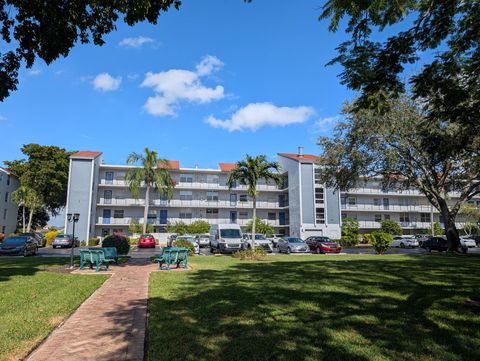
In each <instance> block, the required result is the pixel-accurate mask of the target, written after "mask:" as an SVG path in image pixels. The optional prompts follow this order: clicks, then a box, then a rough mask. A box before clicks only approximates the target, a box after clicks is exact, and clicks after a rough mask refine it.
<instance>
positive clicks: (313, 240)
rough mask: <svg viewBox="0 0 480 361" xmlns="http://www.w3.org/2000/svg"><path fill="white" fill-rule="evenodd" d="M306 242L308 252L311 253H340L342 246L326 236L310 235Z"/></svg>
mask: <svg viewBox="0 0 480 361" xmlns="http://www.w3.org/2000/svg"><path fill="white" fill-rule="evenodd" d="M305 242H307V245H308V248H309V249H310V252H313V253H340V252H341V251H342V247H341V246H340V245H339V244H338V243H337V242H334V241H332V240H331V239H330V238H328V237H319V236H312V237H308V238H307V239H306V240H305Z"/></svg>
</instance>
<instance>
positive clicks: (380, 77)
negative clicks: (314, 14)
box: [320, 0, 480, 148]
mask: <svg viewBox="0 0 480 361" xmlns="http://www.w3.org/2000/svg"><path fill="white" fill-rule="evenodd" d="M320 18H321V19H330V27H329V29H330V30H331V31H337V30H338V29H339V26H340V24H341V20H342V19H343V18H346V19H347V22H346V28H345V29H346V32H347V33H348V34H350V35H351V39H350V40H348V41H346V42H343V43H342V44H340V46H339V47H338V51H339V54H338V56H337V57H335V58H334V59H333V60H332V61H331V63H330V64H333V63H339V64H341V65H342V66H343V68H344V70H343V72H342V73H341V74H340V78H341V81H342V83H343V84H346V85H347V86H348V87H349V88H351V89H353V90H356V91H359V92H360V96H359V97H358V98H357V99H356V101H355V107H356V108H357V109H358V108H361V109H368V108H369V109H377V110H379V109H380V110H382V109H383V110H386V108H387V107H388V105H389V99H390V98H392V97H399V96H402V94H403V93H404V92H405V91H406V89H410V90H411V92H412V93H411V94H412V98H414V99H419V100H421V103H422V105H423V109H424V111H425V115H426V117H428V118H430V119H432V120H433V121H434V122H436V121H438V120H439V119H440V120H442V121H444V122H445V121H447V122H452V123H459V124H462V125H463V126H465V127H467V128H468V129H470V130H469V131H464V132H461V133H459V132H457V134H456V137H454V138H452V139H458V138H459V137H460V136H462V137H464V138H468V136H469V133H471V132H472V131H475V132H478V131H479V129H480V121H479V119H480V118H479V117H480V1H478V0H448V1H444V0H397V1H383V0H372V1H344V0H328V1H326V2H325V4H324V6H323V12H322V14H321V16H320ZM392 26H395V28H390V27H392ZM386 29H388V30H389V31H390V33H393V35H392V36H390V37H388V38H387V39H386V40H384V41H383V42H381V41H376V38H378V31H380V32H381V31H383V30H386ZM412 64H417V65H421V68H420V70H419V71H418V72H416V71H414V69H413V68H411V65H412ZM409 67H410V68H409ZM462 145H463V143H462V141H458V142H454V143H453V144H452V148H453V147H456V146H462Z"/></svg>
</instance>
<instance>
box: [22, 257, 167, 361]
mask: <svg viewBox="0 0 480 361" xmlns="http://www.w3.org/2000/svg"><path fill="white" fill-rule="evenodd" d="M147 261H148V260H144V259H137V260H130V262H129V264H128V265H126V266H123V267H114V274H113V275H112V276H111V277H110V278H109V279H108V280H107V281H106V282H105V283H104V284H103V285H102V287H100V288H99V289H98V290H97V291H95V293H94V294H93V295H92V296H91V297H90V298H89V299H87V300H86V301H85V302H84V303H83V304H82V305H81V306H80V307H79V308H78V309H77V310H76V311H75V312H74V313H73V315H72V316H71V317H70V318H68V319H67V320H66V321H65V323H64V324H63V325H62V326H61V327H59V328H57V329H56V330H55V331H53V332H52V334H51V335H50V336H49V337H48V338H47V339H46V340H45V342H44V343H43V344H42V345H40V346H39V347H38V348H37V349H36V350H35V351H34V352H33V353H32V354H31V355H30V356H29V357H27V359H26V360H28V361H43V360H55V361H73V360H75V361H81V360H96V361H104V360H105V361H107V360H112V361H113V360H115V361H117V360H118V361H120V360H129V361H142V360H143V347H144V340H145V326H146V320H147V299H148V276H149V274H150V272H151V271H153V270H155V269H157V268H158V265H154V264H151V263H147ZM84 277H95V276H94V275H92V276H90V275H86V276H84Z"/></svg>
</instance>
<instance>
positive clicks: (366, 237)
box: [363, 233, 373, 244]
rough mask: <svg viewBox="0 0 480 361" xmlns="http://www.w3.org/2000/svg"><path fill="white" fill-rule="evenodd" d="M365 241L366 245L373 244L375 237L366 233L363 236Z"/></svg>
mask: <svg viewBox="0 0 480 361" xmlns="http://www.w3.org/2000/svg"><path fill="white" fill-rule="evenodd" d="M363 240H364V243H367V244H373V235H372V234H370V233H365V234H364V235H363Z"/></svg>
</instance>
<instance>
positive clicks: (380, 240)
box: [372, 231, 393, 254]
mask: <svg viewBox="0 0 480 361" xmlns="http://www.w3.org/2000/svg"><path fill="white" fill-rule="evenodd" d="M372 237H373V240H372V246H373V248H374V249H375V252H377V254H384V253H385V251H386V250H387V249H389V248H390V247H391V245H392V241H393V236H392V235H391V234H390V233H386V232H381V231H376V232H373V233H372Z"/></svg>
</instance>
